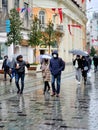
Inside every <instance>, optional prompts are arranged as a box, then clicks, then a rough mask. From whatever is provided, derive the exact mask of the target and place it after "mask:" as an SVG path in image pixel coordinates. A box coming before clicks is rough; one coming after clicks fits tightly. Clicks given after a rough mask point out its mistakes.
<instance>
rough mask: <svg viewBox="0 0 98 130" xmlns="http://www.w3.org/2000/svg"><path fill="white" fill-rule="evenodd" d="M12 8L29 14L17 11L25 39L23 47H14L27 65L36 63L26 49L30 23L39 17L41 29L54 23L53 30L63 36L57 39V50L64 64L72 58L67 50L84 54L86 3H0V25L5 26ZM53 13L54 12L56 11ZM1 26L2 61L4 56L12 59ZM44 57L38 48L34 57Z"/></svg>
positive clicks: (73, 0) (15, 0) (41, 0)
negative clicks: (50, 21)
mask: <svg viewBox="0 0 98 130" xmlns="http://www.w3.org/2000/svg"><path fill="white" fill-rule="evenodd" d="M13 7H15V8H21V9H22V8H30V10H29V11H26V12H21V11H20V17H21V19H22V21H23V23H24V25H23V28H24V29H23V30H22V34H23V38H24V39H23V43H22V45H25V46H16V54H19V53H20V54H21V53H22V54H23V55H24V58H25V60H28V61H30V63H33V62H34V61H35V56H34V48H31V47H29V46H28V45H27V40H28V36H27V34H28V30H29V28H30V22H31V19H32V18H33V16H34V15H37V16H38V17H39V19H40V20H41V23H42V25H45V24H47V22H48V21H49V20H50V19H51V20H52V22H53V23H54V27H55V28H59V30H60V31H62V32H63V33H64V36H63V37H62V38H61V39H60V44H59V48H58V50H59V55H60V56H61V57H62V58H63V59H64V60H65V61H66V62H71V61H72V54H70V53H69V51H70V50H72V49H82V50H85V46H86V22H87V18H86V15H85V9H86V2H85V1H84V3H82V2H81V0H62V1H61V0H58V1H57V0H23V1H22V0H0V12H1V13H0V14H1V18H2V21H3V22H2V21H0V22H1V23H0V25H2V23H4V20H5V19H7V17H8V13H9V11H10V9H12V8H13ZM53 9H55V11H54V10H53ZM59 9H61V10H59ZM58 10H59V12H58ZM2 14H5V15H2ZM61 19H62V21H61ZM0 20H1V19H0ZM4 26H5V25H4ZM4 26H3V25H2V26H0V27H2V31H1V30H0V54H1V58H2V57H3V56H4V55H5V54H8V55H9V56H10V57H11V56H12V55H13V45H11V46H10V47H6V46H5V42H6V41H7V37H6V32H5V31H4V28H3V27H4ZM53 49H57V47H56V48H52V47H51V50H53ZM9 52H10V53H9ZM43 53H48V48H47V47H43V46H39V47H38V48H37V56H38V55H40V54H43Z"/></svg>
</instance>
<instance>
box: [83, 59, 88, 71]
mask: <svg viewBox="0 0 98 130" xmlns="http://www.w3.org/2000/svg"><path fill="white" fill-rule="evenodd" d="M85 67H88V69H87V70H85V69H84V68H85ZM82 70H83V71H88V70H89V63H88V61H87V60H82Z"/></svg>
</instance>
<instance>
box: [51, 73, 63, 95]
mask: <svg viewBox="0 0 98 130" xmlns="http://www.w3.org/2000/svg"><path fill="white" fill-rule="evenodd" d="M55 80H56V85H57V88H55ZM60 84H61V74H58V75H52V91H53V93H57V94H59V93H60Z"/></svg>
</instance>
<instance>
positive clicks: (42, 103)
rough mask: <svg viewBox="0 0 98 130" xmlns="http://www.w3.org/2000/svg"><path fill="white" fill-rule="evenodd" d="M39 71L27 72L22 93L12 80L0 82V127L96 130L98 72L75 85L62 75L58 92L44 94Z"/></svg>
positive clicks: (8, 129)
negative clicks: (17, 90) (34, 72)
mask: <svg viewBox="0 0 98 130" xmlns="http://www.w3.org/2000/svg"><path fill="white" fill-rule="evenodd" d="M42 83H43V82H42V78H41V75H40V74H38V75H37V77H36V75H33V78H32V75H27V76H26V82H25V91H24V94H23V95H17V94H16V89H15V85H14V82H13V83H12V84H11V85H10V83H9V82H6V84H5V85H4V82H3V83H1V86H0V130H65V129H66V130H98V73H96V74H93V73H92V78H91V79H90V80H89V81H88V84H87V85H86V86H84V84H83V83H81V85H77V83H76V81H75V78H74V76H73V75H72V74H69V75H67V76H65V75H64V74H63V76H62V85H61V95H60V97H59V98H57V97H51V96H50V93H48V92H46V93H45V95H43V91H42V88H43V84H42Z"/></svg>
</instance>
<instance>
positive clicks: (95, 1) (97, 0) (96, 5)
mask: <svg viewBox="0 0 98 130" xmlns="http://www.w3.org/2000/svg"><path fill="white" fill-rule="evenodd" d="M90 8H92V9H90ZM94 11H95V12H98V0H91V2H89V0H87V15H88V17H91V15H92V13H93V12H94Z"/></svg>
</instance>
